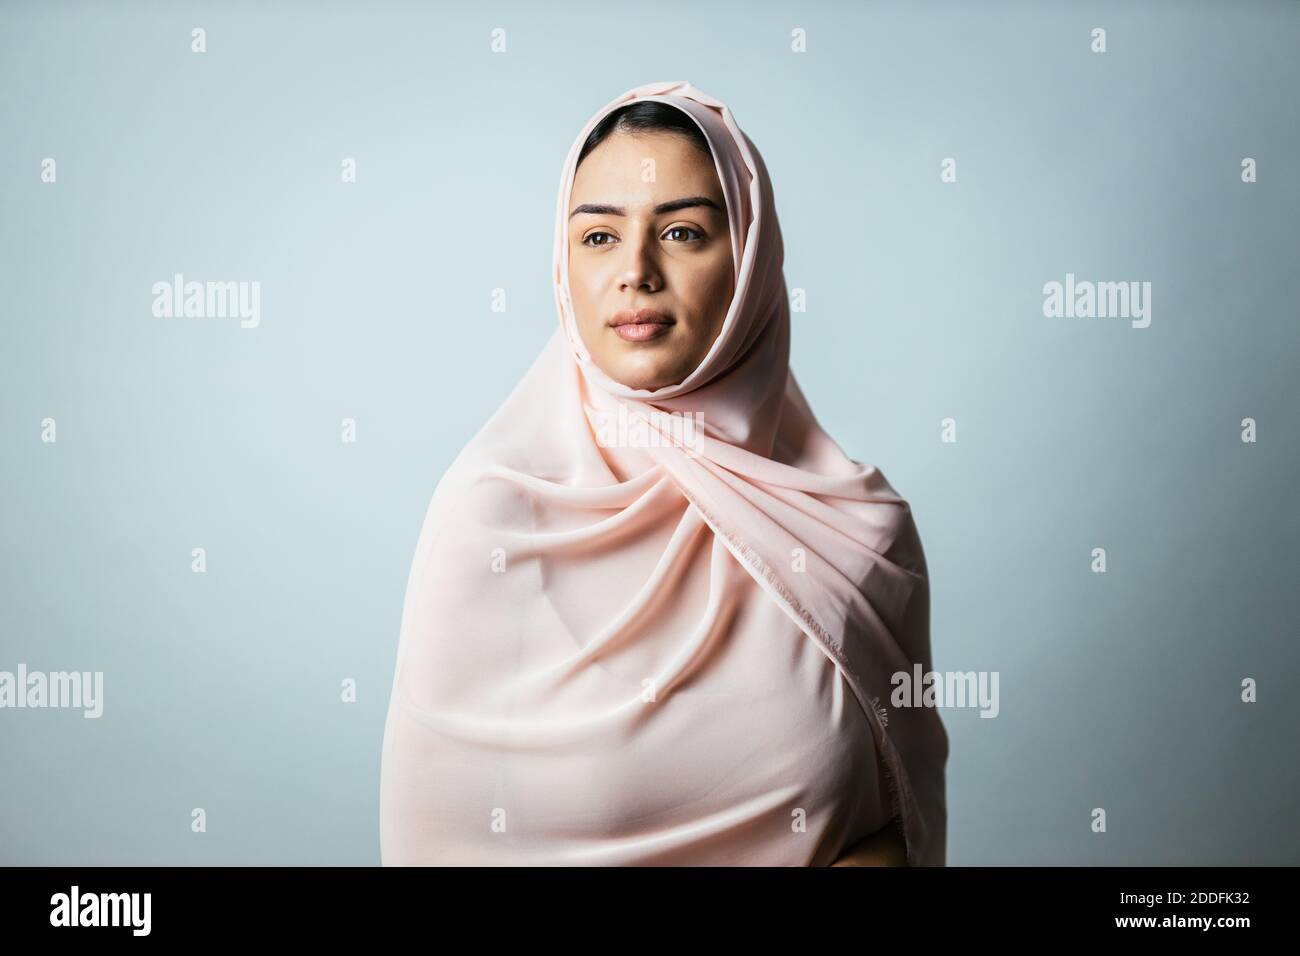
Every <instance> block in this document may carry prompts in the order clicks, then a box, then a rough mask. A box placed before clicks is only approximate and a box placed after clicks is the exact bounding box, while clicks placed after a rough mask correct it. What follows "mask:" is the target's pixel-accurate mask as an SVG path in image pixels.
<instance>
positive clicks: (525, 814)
mask: <svg viewBox="0 0 1300 956" xmlns="http://www.w3.org/2000/svg"><path fill="white" fill-rule="evenodd" d="M782 264H783V245H782V236H781V230H780V226H779V223H778V220H777V215H776V206H775V199H774V193H773V186H772V183H771V182H770V180H769V177H768V172H767V169H766V166H765V165H764V163H763V160H762V157H761V155H760V153H759V151H758V149H757V147H756V146H755V145H754V144H753V143H752V142H751V141H750V140H749V138H748V137H747V136H746V135H745V134H744V132H743V131H742V130H741V128H740V126H739V125H738V123H737V120H736V118H735V116H734V115H733V114H732V112H731V110H730V109H729V108H728V107H727V106H726V105H725V104H724V103H722V102H721V101H719V100H717V99H715V98H714V97H712V96H710V95H708V94H706V93H704V92H703V91H701V90H699V89H696V88H695V87H693V86H692V85H691V84H690V83H688V82H685V81H678V82H664V83H653V84H647V85H645V86H640V87H637V88H635V89H632V90H629V91H627V92H626V93H623V94H622V95H620V96H619V97H617V98H616V99H614V100H612V101H611V102H609V103H607V104H606V105H605V106H604V107H603V108H602V109H600V110H599V111H597V113H596V114H595V115H594V116H592V117H591V118H590V119H589V120H588V122H587V123H586V124H585V126H584V127H583V128H582V130H581V132H580V133H579V135H578V136H577V138H576V140H575V141H574V143H573V146H572V148H571V149H570V151H569V154H568V156H567V158H566V160H565V163H564V166H563V169H562V173H561V180H560V187H559V195H558V203H557V206H556V222H555V246H554V275H553V279H554V289H555V303H556V310H557V316H558V323H557V325H556V327H555V329H554V332H553V333H552V335H551V337H550V338H549V340H548V341H547V343H546V345H545V347H544V348H543V349H542V351H541V353H540V354H539V355H538V356H537V358H536V360H535V361H534V362H533V364H532V366H531V367H530V368H529V370H528V371H527V373H526V374H525V376H524V377H523V379H522V380H520V381H519V382H518V384H517V385H516V386H515V387H514V389H513V391H512V392H511V393H510V394H509V396H508V397H507V398H506V399H505V401H504V402H503V403H502V404H501V406H500V407H499V408H498V409H497V411H496V412H495V414H494V415H492V416H491V418H490V419H489V420H488V421H487V422H486V424H484V425H483V427H482V428H481V430H480V431H479V432H478V433H477V434H476V435H475V437H474V438H473V439H472V440H471V441H470V442H469V443H468V444H467V445H466V446H465V447H464V448H463V449H462V451H461V452H460V454H459V455H458V456H457V458H456V459H455V461H454V462H453V463H452V465H451V467H450V468H449V469H448V470H447V471H446V473H445V474H444V475H443V477H442V478H441V480H440V481H439V482H438V484H437V487H436V489H435V490H434V493H433V497H432V500H431V502H430V504H429V507H428V510H427V512H426V514H425V518H424V524H423V526H422V530H421V533H420V537H419V541H418V544H417V546H416V553H415V556H414V560H413V562H412V565H411V570H410V577H409V580H408V582H407V590H406V599H405V605H404V608H403V612H402V620H401V631H400V636H399V638H398V651H397V664H396V671H395V674H394V679H393V685H392V692H391V696H390V702H389V708H388V715H387V721H386V724H385V730H384V739H383V758H382V771H381V788H380V789H381V795H380V831H381V834H380V836H381V852H382V858H383V862H384V864H385V865H452V866H457V865H469V866H480V865H492V866H498V865H504V866H516V865H518V866H737V865H743V866H826V865H841V866H846V865H849V866H851V865H911V866H936V865H937V866H942V865H944V862H945V860H944V855H945V843H946V823H947V815H946V806H945V793H944V773H945V764H946V761H947V756H948V738H947V734H946V732H945V729H944V726H943V723H942V721H941V720H940V717H939V715H938V713H937V711H936V710H935V709H934V708H931V707H904V706H893V705H892V704H891V699H890V698H891V691H892V690H893V683H894V682H893V681H892V680H891V678H892V677H893V676H894V675H896V674H899V673H904V674H907V675H909V676H910V675H912V673H913V671H914V669H915V668H918V667H919V668H920V669H921V670H922V671H929V670H930V667H931V660H930V634H929V609H930V594H929V580H928V574H927V569H926V562H925V556H924V553H923V550H922V546H921V541H920V537H919V534H918V531H917V527H916V523H915V521H914V519H913V516H912V512H911V508H910V507H909V505H908V503H907V501H906V500H905V499H904V498H903V497H901V496H900V495H899V494H898V493H897V492H896V491H895V490H894V489H893V488H892V487H891V486H890V484H889V483H888V481H887V480H886V479H885V477H884V475H883V474H882V472H881V471H880V470H879V469H878V468H877V467H875V466H873V465H871V464H866V463H862V462H859V461H856V460H854V459H852V458H850V457H848V456H847V455H846V454H845V453H844V452H843V451H842V450H841V449H840V447H839V445H837V444H836V442H835V441H834V439H833V438H832V437H831V436H829V435H828V434H827V433H826V432H824V431H823V430H822V428H821V427H820V426H819V425H818V423H817V421H816V419H815V417H814V415H813V412H812V410H811V408H810V407H809V404H808V402H807V401H806V400H805V397H804V395H803V392H802V391H801V389H800V387H799V384H798V382H797V381H796V379H795V376H794V374H793V373H792V371H791V370H790V367H789V359H790V306H789V299H788V293H787V288H786V282H785V277H784V275H783V272H782Z"/></svg>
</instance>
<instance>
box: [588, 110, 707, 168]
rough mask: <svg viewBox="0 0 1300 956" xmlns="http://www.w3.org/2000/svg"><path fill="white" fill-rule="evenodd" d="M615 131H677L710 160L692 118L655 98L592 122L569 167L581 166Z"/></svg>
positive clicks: (704, 142) (701, 135)
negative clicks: (576, 155)
mask: <svg viewBox="0 0 1300 956" xmlns="http://www.w3.org/2000/svg"><path fill="white" fill-rule="evenodd" d="M619 131H622V132H627V133H648V132H665V133H677V134H678V135H681V136H685V137H686V138H687V140H689V141H690V142H691V143H692V145H694V146H695V147H696V148H697V149H699V150H701V151H702V152H703V153H704V155H705V156H707V157H709V159H713V150H712V149H710V148H709V141H708V140H707V139H705V137H704V133H703V132H702V131H701V130H700V127H699V126H698V125H697V124H696V122H695V120H693V119H692V118H691V117H689V116H687V115H686V113H685V112H683V111H682V110H680V109H678V108H677V107H675V106H670V105H669V104H667V103H661V102H659V101H658V100H638V101H637V102H635V103H629V104H628V105H627V106H620V107H619V108H618V109H616V110H613V111H612V112H610V113H609V115H607V116H606V117H605V118H604V119H602V120H601V121H600V122H599V123H597V124H596V128H595V129H593V130H592V131H591V135H589V136H588V137H587V141H586V142H585V143H583V144H582V151H581V152H579V153H578V161H577V162H576V163H575V164H574V167H573V168H574V169H577V168H578V167H579V166H581V165H582V161H583V160H584V159H586V158H587V154H588V153H590V152H591V151H592V150H593V149H595V148H596V147H597V146H599V145H600V144H601V143H603V142H604V141H605V139H606V137H608V136H609V135H610V134H612V133H615V132H619Z"/></svg>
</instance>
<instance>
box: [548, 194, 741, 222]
mask: <svg viewBox="0 0 1300 956" xmlns="http://www.w3.org/2000/svg"><path fill="white" fill-rule="evenodd" d="M691 206H708V207H710V208H712V209H716V210H717V211H718V212H722V207H720V206H719V205H718V204H717V203H715V202H714V201H713V200H712V199H710V198H709V197H708V196H687V197H686V198H684V199H670V200H669V201H668V202H661V203H660V204H659V205H657V206H655V208H654V214H655V215H656V216H658V215H661V214H663V213H666V212H676V211H677V210H678V209H688V208H690V207H691ZM584 212H585V213H590V214H593V215H597V216H626V215H627V210H626V209H624V208H623V207H622V206H611V205H608V204H607V203H598V202H585V203H583V204H582V205H581V206H578V207H577V208H575V209H574V210H573V212H571V213H569V218H570V219H572V218H573V217H574V216H576V215H578V213H584Z"/></svg>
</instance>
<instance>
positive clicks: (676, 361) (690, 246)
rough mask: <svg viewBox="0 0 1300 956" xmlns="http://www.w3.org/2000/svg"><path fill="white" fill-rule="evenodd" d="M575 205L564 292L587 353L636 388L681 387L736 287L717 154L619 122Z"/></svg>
mask: <svg viewBox="0 0 1300 956" xmlns="http://www.w3.org/2000/svg"><path fill="white" fill-rule="evenodd" d="M570 213H571V215H570V217H569V291H570V293H571V295H572V299H573V308H574V312H575V317H576V319H577V323H578V331H579V332H580V333H581V335H582V341H583V342H584V343H585V344H586V346H587V350H588V351H589V352H590V353H591V358H592V361H594V362H595V363H596V365H597V366H598V367H599V368H600V370H601V371H603V372H604V373H605V374H606V375H608V376H609V377H610V378H612V379H614V380H615V381H617V382H621V383H622V384H624V385H627V386H628V387H630V388H647V389H655V388H662V387H664V386H667V385H676V384H677V383H678V382H680V381H681V380H682V379H684V378H686V376H687V375H689V374H690V373H691V372H693V371H694V370H695V369H696V367H697V366H698V365H699V364H700V362H701V361H702V360H703V359H704V356H705V355H706V354H707V353H708V351H709V347H710V346H711V345H712V344H713V342H714V340H715V339H716V338H717V337H718V332H719V331H720V330H721V328H722V321H723V319H725V318H726V316H727V309H728V307H729V306H730V305H731V296H732V293H733V291H734V289H735V274H734V266H733V264H732V259H731V235H730V231H729V228H730V227H729V225H728V222H727V211H726V200H725V199H724V198H723V195H722V186H721V184H720V183H719V182H718V174H717V172H716V171H715V170H714V167H713V158H712V157H711V156H709V155H707V154H705V153H704V152H701V151H700V149H699V148H698V147H697V146H696V145H695V144H693V143H692V142H691V141H690V140H688V139H687V138H686V137H685V136H682V135H680V134H677V133H670V132H649V133H643V132H639V133H628V132H625V131H619V132H615V133H613V134H611V135H610V136H608V137H607V138H606V139H605V140H604V141H603V142H602V143H601V144H600V145H599V146H597V147H596V148H595V149H593V150H592V151H591V152H590V153H588V154H587V156H586V158H585V159H584V160H583V161H582V163H581V165H579V167H578V171H577V174H576V175H575V177H574V180H573V197H572V202H571V205H570ZM638 312H639V313H641V314H640V316H639V318H641V319H651V320H652V321H650V322H641V323H636V324H634V320H635V319H636V318H638V316H637V313H638Z"/></svg>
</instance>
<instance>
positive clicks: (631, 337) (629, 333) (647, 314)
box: [610, 309, 674, 342]
mask: <svg viewBox="0 0 1300 956" xmlns="http://www.w3.org/2000/svg"><path fill="white" fill-rule="evenodd" d="M673 321H674V320H673V318H672V316H669V315H665V314H664V313H662V312H657V311H655V310H654V309H624V310H623V311H622V312H619V313H618V314H617V315H615V316H614V318H613V319H611V320H610V324H611V325H612V326H613V327H614V331H615V332H617V333H618V336H619V338H621V339H623V340H624V341H627V342H648V341H650V340H651V339H657V338H658V337H659V336H661V335H663V334H665V333H666V332H667V331H668V330H669V329H670V328H672V326H673Z"/></svg>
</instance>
